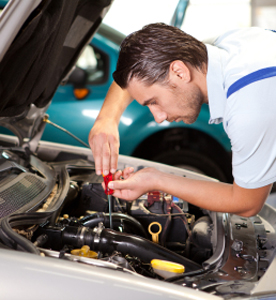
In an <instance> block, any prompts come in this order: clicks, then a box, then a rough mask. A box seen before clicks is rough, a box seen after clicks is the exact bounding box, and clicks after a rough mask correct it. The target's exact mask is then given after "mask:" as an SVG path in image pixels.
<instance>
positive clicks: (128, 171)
mask: <svg viewBox="0 0 276 300" xmlns="http://www.w3.org/2000/svg"><path fill="white" fill-rule="evenodd" d="M133 172H134V168H133V167H127V168H125V169H124V170H123V177H124V178H125V179H127V178H129V176H130V175H131V174H133Z"/></svg>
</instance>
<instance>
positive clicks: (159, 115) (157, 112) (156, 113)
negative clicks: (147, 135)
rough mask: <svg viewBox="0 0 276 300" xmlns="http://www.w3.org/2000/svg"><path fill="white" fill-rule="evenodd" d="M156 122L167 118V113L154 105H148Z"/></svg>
mask: <svg viewBox="0 0 276 300" xmlns="http://www.w3.org/2000/svg"><path fill="white" fill-rule="evenodd" d="M149 109H150V111H151V113H152V115H153V117H154V120H155V122H156V123H162V122H163V121H165V120H166V119H167V117H168V116H167V114H166V113H165V112H164V111H162V110H161V109H159V108H157V107H156V106H150V107H149Z"/></svg>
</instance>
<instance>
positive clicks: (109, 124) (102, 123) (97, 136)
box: [88, 82, 133, 175]
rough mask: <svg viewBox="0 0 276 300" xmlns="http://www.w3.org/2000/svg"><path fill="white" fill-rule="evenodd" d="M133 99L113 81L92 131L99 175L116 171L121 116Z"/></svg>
mask: <svg viewBox="0 0 276 300" xmlns="http://www.w3.org/2000/svg"><path fill="white" fill-rule="evenodd" d="M132 100H133V99H132V98H131V96H130V95H129V93H128V91H127V90H123V89H121V88H120V87H119V86H118V85H117V84H116V83H115V82H113V83H112V84H111V86H110V88H109V90H108V93H107V95H106V98H105V101H104V103H103V106H102V108H101V111H100V112H99V115H98V117H97V119H96V121H95V123H94V126H93V128H92V129H91V131H90V134H89V137H88V141H89V145H90V147H91V150H92V153H93V156H94V160H95V167H96V174H97V175H101V174H104V175H107V174H108V173H109V171H110V172H111V173H115V171H116V169H117V163H118V155H119V146H120V142H119V130H118V126H119V123H120V118H121V116H122V114H123V112H124V110H125V109H126V107H127V106H128V105H129V104H130V103H131V101H132Z"/></svg>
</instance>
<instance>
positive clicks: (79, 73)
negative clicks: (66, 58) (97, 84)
mask: <svg viewBox="0 0 276 300" xmlns="http://www.w3.org/2000/svg"><path fill="white" fill-rule="evenodd" d="M87 79H88V73H87V72H86V71H85V70H83V69H82V68H80V67H77V66H76V67H75V69H74V70H73V72H72V73H71V74H70V76H69V78H68V81H67V83H68V84H72V85H73V89H74V91H73V92H74V96H75V97H76V98H77V99H78V100H83V99H85V98H86V96H87V95H88V94H89V92H90V90H89V89H88V88H87V87H86V84H87Z"/></svg>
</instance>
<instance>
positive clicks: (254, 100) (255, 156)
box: [224, 78, 276, 189]
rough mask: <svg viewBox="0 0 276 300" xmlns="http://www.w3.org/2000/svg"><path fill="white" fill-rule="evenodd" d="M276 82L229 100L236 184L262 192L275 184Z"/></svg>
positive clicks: (226, 124) (259, 84)
mask: <svg viewBox="0 0 276 300" xmlns="http://www.w3.org/2000/svg"><path fill="white" fill-rule="evenodd" d="M275 80H276V78H271V79H269V80H263V82H261V81H260V82H257V83H255V84H254V86H251V87H247V88H243V89H242V90H240V91H238V92H237V93H235V94H234V95H233V96H231V97H229V99H228V100H227V102H228V103H227V114H226V119H225V121H224V127H225V130H226V132H227V134H228V136H229V138H230V140H231V145H232V166H233V177H234V180H235V183H236V184H238V185H239V186H241V187H243V188H249V189H253V188H259V187H263V186H266V185H268V184H271V183H273V182H274V181H276V88H274V87H273V86H270V85H271V82H273V85H274V86H275V85H276V84H275Z"/></svg>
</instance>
